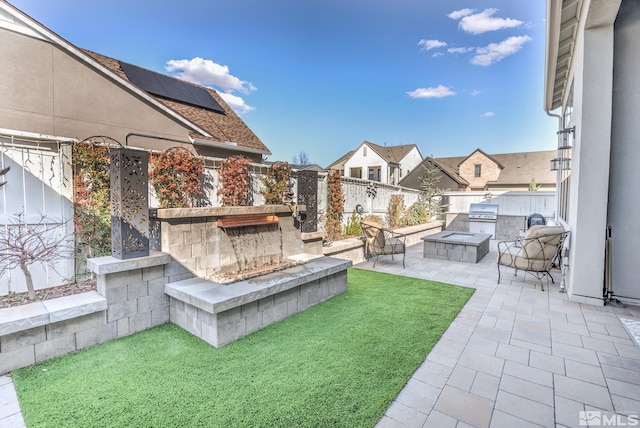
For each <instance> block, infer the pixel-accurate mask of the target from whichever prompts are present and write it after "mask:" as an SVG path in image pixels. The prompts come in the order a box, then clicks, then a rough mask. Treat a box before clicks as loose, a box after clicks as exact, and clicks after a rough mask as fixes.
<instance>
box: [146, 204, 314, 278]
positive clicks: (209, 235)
mask: <svg viewBox="0 0 640 428" xmlns="http://www.w3.org/2000/svg"><path fill="white" fill-rule="evenodd" d="M238 215H276V216H278V219H279V222H278V223H277V224H275V225H271V226H256V227H245V228H244V230H245V232H244V234H249V235H251V234H252V233H253V234H255V235H256V236H261V237H260V238H259V240H260V239H261V240H262V241H261V242H262V244H263V245H274V244H277V246H278V247H279V248H278V251H277V252H278V253H280V254H279V255H280V256H282V257H284V258H286V257H289V256H292V255H295V254H301V253H309V254H320V252H321V248H322V234H319V233H301V232H300V230H299V228H298V227H296V219H295V218H294V217H293V215H292V212H291V208H290V207H289V206H286V205H262V206H248V207H214V208H211V207H209V208H166V209H156V210H152V212H151V216H152V228H151V229H152V231H154V236H152V246H153V248H154V249H156V250H161V251H163V252H165V253H168V254H170V255H171V257H172V258H173V261H172V262H171V263H172V264H173V265H178V266H181V267H185V268H187V269H188V270H189V271H191V272H193V274H194V275H195V276H198V277H200V278H209V277H211V276H212V275H215V273H216V272H219V271H237V270H238V266H239V263H241V261H239V260H238V258H241V257H239V254H238V252H239V251H240V252H241V253H244V252H246V251H248V250H249V249H251V248H253V246H255V245H253V246H251V245H249V246H245V247H244V248H234V246H238V245H241V244H238V243H235V244H234V242H233V239H232V238H231V236H232V235H233V232H231V233H230V231H229V230H225V229H224V228H223V227H218V225H217V221H218V220H219V219H223V218H225V217H232V216H238ZM250 230H251V231H252V233H248V231H250ZM258 252H260V251H258ZM274 254H275V253H274ZM243 255H244V256H245V257H246V256H249V255H247V254H243ZM250 258H251V257H250ZM256 267H259V266H256Z"/></svg>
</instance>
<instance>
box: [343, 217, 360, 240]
mask: <svg viewBox="0 0 640 428" xmlns="http://www.w3.org/2000/svg"><path fill="white" fill-rule="evenodd" d="M344 234H345V235H350V236H362V234H363V233H362V216H360V215H358V213H356V212H355V211H354V212H353V213H351V217H349V219H347V225H346V226H345V228H344Z"/></svg>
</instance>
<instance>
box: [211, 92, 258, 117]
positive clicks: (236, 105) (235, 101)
mask: <svg viewBox="0 0 640 428" xmlns="http://www.w3.org/2000/svg"><path fill="white" fill-rule="evenodd" d="M219 94H220V97H222V99H223V100H224V101H225V102H226V103H227V104H229V107H231V108H232V109H233V111H235V112H236V113H238V114H244V113H249V112H250V111H252V110H255V108H254V107H251V106H250V105H248V104H246V103H245V102H244V100H243V99H242V98H240V97H238V96H236V95H233V94H230V93H228V92H219Z"/></svg>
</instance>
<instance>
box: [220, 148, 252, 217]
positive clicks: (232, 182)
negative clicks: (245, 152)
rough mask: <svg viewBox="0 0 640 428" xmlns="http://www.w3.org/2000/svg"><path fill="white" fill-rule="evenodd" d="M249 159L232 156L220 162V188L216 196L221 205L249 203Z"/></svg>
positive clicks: (243, 204)
mask: <svg viewBox="0 0 640 428" xmlns="http://www.w3.org/2000/svg"><path fill="white" fill-rule="evenodd" d="M250 163H251V160H250V159H247V158H246V157H244V156H241V155H238V156H232V157H230V158H228V159H226V160H224V161H222V162H220V169H219V171H218V173H219V175H220V188H219V189H218V193H217V194H218V196H221V198H220V202H221V203H222V205H223V206H227V207H229V206H231V207H236V206H246V205H250V203H251V176H250V174H249V164H250Z"/></svg>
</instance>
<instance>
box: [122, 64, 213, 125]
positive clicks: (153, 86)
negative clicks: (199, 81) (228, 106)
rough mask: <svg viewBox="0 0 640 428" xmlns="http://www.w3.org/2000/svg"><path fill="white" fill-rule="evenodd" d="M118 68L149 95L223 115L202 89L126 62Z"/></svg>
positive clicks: (207, 93)
mask: <svg viewBox="0 0 640 428" xmlns="http://www.w3.org/2000/svg"><path fill="white" fill-rule="evenodd" d="M120 67H121V68H122V71H124V73H125V74H126V75H127V78H128V79H129V81H130V82H131V83H133V84H134V85H136V86H138V87H139V88H140V89H143V90H144V91H147V92H149V93H150V94H153V95H157V96H159V97H163V98H168V99H170V100H175V101H180V102H183V103H187V104H191V105H194V106H197V107H202V108H206V109H208V110H212V111H215V112H216V113H223V114H224V109H223V108H222V107H221V106H220V104H218V102H217V101H216V100H215V98H213V97H212V96H211V94H210V93H209V92H208V91H207V90H206V89H204V88H201V87H198V86H194V85H191V84H189V83H187V82H183V81H182V80H178V79H174V78H173V77H169V76H165V75H164V74H160V73H156V72H155V71H151V70H147V69H144V68H142V67H138V66H137V65H133V64H127V63H126V62H120Z"/></svg>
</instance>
